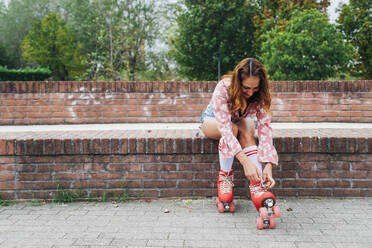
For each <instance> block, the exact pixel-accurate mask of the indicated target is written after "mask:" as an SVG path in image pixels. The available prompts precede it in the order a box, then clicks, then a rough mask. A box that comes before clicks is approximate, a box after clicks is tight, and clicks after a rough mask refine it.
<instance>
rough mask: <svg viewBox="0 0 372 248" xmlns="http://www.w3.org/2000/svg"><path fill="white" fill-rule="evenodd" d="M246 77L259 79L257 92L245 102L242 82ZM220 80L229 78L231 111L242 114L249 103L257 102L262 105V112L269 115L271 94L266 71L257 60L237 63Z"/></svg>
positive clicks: (249, 59)
mask: <svg viewBox="0 0 372 248" xmlns="http://www.w3.org/2000/svg"><path fill="white" fill-rule="evenodd" d="M248 77H258V78H259V79H260V86H259V90H258V91H257V92H256V93H254V94H253V96H251V97H250V98H249V100H248V101H247V100H246V98H245V97H244V96H243V95H242V81H243V80H244V79H246V78H248ZM222 78H230V79H231V84H230V87H229V95H230V99H229V100H230V102H231V103H232V108H233V109H232V110H239V111H240V113H244V111H245V109H246V108H247V106H248V104H249V103H252V102H257V103H258V104H262V105H263V108H264V110H266V112H267V113H269V114H271V111H270V106H271V94H270V86H269V79H268V75H267V71H266V69H265V68H264V66H263V64H262V63H261V62H260V61H258V60H257V59H253V58H246V59H243V60H242V61H240V62H239V64H238V65H237V66H236V67H235V69H234V71H233V72H232V74H230V75H224V76H223V77H222Z"/></svg>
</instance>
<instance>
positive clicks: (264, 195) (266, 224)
mask: <svg viewBox="0 0 372 248" xmlns="http://www.w3.org/2000/svg"><path fill="white" fill-rule="evenodd" d="M249 191H250V192H251V199H252V201H253V204H254V206H255V207H256V209H257V211H258V213H259V217H258V218H257V219H256V224H257V229H263V228H275V227H276V223H275V218H279V217H280V208H279V207H278V206H275V203H276V199H275V196H274V194H273V193H271V192H269V191H267V190H266V189H265V187H264V186H263V185H262V183H261V182H255V183H251V184H250V185H249Z"/></svg>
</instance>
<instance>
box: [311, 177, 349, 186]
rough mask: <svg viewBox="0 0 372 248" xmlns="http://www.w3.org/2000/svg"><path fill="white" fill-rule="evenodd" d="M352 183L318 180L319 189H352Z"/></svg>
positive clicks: (338, 180)
mask: <svg viewBox="0 0 372 248" xmlns="http://www.w3.org/2000/svg"><path fill="white" fill-rule="evenodd" d="M350 186H351V184H350V181H347V180H340V179H333V180H323V179H322V180H318V182H317V187H318V188H350Z"/></svg>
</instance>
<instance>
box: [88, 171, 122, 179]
mask: <svg viewBox="0 0 372 248" xmlns="http://www.w3.org/2000/svg"><path fill="white" fill-rule="evenodd" d="M90 177H91V179H92V180H95V179H103V180H111V179H121V178H123V174H122V173H107V172H100V173H90Z"/></svg>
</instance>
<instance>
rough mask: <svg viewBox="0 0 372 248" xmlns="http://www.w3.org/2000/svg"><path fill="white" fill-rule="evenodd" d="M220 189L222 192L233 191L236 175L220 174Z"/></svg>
mask: <svg viewBox="0 0 372 248" xmlns="http://www.w3.org/2000/svg"><path fill="white" fill-rule="evenodd" d="M219 179H220V181H221V183H220V190H221V193H222V194H229V193H232V188H233V187H234V183H233V180H234V176H233V175H232V176H223V175H220V178H219Z"/></svg>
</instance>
